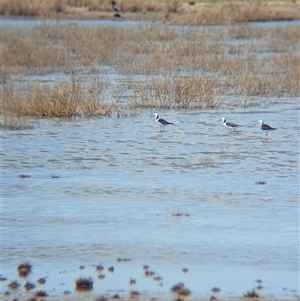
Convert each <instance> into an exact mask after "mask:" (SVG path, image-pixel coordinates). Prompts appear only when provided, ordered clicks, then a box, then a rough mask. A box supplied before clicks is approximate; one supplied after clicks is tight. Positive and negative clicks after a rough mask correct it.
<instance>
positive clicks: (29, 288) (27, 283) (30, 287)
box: [24, 281, 35, 291]
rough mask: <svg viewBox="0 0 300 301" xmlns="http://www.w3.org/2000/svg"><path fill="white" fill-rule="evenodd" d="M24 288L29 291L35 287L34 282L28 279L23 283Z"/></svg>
mask: <svg viewBox="0 0 300 301" xmlns="http://www.w3.org/2000/svg"><path fill="white" fill-rule="evenodd" d="M24 288H25V289H26V291H30V290H32V289H34V288H35V284H34V283H32V282H29V281H28V282H26V283H25V284H24Z"/></svg>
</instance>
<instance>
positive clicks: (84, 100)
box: [1, 78, 119, 117]
mask: <svg viewBox="0 0 300 301" xmlns="http://www.w3.org/2000/svg"><path fill="white" fill-rule="evenodd" d="M3 93H4V94H5V97H4V98H2V103H1V109H2V114H5V115H7V116H32V117H76V116H78V117H92V116H110V115H112V114H113V113H115V112H119V107H118V105H117V104H115V103H107V102H103V101H101V99H103V97H104V96H103V94H101V92H99V93H95V92H94V91H91V90H88V89H87V87H85V86H84V85H83V84H82V82H81V81H80V79H75V78H72V79H71V81H70V82H62V83H56V84H54V85H41V84H40V83H38V82H34V83H32V84H28V86H27V87H26V89H22V90H19V91H18V90H17V91H16V90H14V89H13V88H7V89H5V91H4V92H3Z"/></svg>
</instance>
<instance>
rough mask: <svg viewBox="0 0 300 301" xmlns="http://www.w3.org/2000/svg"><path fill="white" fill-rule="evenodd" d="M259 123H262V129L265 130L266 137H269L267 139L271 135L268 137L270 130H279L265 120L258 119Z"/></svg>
mask: <svg viewBox="0 0 300 301" xmlns="http://www.w3.org/2000/svg"><path fill="white" fill-rule="evenodd" d="M257 123H258V124H259V125H260V129H261V130H262V131H265V132H266V139H267V141H268V138H269V137H268V132H269V131H275V130H277V129H276V128H273V127H271V126H270V125H268V124H265V123H264V121H263V120H258V122H257Z"/></svg>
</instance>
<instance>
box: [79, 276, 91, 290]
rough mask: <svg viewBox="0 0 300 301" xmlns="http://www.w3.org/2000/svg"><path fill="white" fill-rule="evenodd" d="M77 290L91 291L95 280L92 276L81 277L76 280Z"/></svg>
mask: <svg viewBox="0 0 300 301" xmlns="http://www.w3.org/2000/svg"><path fill="white" fill-rule="evenodd" d="M75 284H76V290H78V291H89V290H92V289H93V284H94V281H93V279H92V278H84V277H80V278H79V279H77V280H76V281H75Z"/></svg>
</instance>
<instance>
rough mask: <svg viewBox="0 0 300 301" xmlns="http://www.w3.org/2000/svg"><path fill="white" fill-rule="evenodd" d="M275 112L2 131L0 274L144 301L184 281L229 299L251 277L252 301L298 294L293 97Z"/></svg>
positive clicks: (53, 288) (172, 114)
mask: <svg viewBox="0 0 300 301" xmlns="http://www.w3.org/2000/svg"><path fill="white" fill-rule="evenodd" d="M282 102H283V104H277V105H274V106H272V107H259V108H256V107H252V108H245V109H244V108H243V109H241V108H236V109H231V110H230V112H229V110H228V109H224V108H223V109H216V110H201V111H193V112H188V111H167V112H165V113H164V112H162V116H163V117H165V118H166V119H168V120H171V121H173V122H174V123H175V125H174V126H169V127H166V130H165V132H159V128H158V125H157V124H156V123H155V121H154V119H153V118H150V117H149V115H150V113H151V112H144V113H143V114H141V115H139V116H137V117H130V118H126V119H117V118H99V119H73V120H67V119H54V120H40V122H39V123H38V124H37V125H36V128H35V129H33V130H20V131H5V130H3V131H2V148H3V149H2V185H3V190H2V225H3V228H2V235H3V239H2V246H3V257H2V274H3V275H4V276H6V277H8V278H9V279H14V278H15V277H16V272H15V267H16V266H17V265H18V264H19V263H20V262H22V261H24V260H29V261H30V262H31V263H32V264H33V270H34V272H33V275H32V276H31V277H32V278H33V279H37V278H38V277H42V276H47V275H48V277H49V279H48V281H47V283H48V284H47V285H48V286H46V288H47V289H48V290H49V291H50V292H56V293H59V292H61V291H64V290H66V289H68V290H73V289H74V279H75V278H76V275H85V274H86V275H87V276H91V277H93V278H95V285H94V290H95V291H97V290H100V291H102V290H103V289H105V290H126V289H127V290H128V289H129V284H128V280H129V278H130V277H131V278H136V279H137V285H136V288H137V289H139V290H147V291H150V292H152V291H153V292H168V291H169V289H170V287H171V286H172V285H174V284H175V283H177V282H179V281H183V282H184V283H185V284H186V286H187V287H188V288H189V289H191V290H192V292H193V293H195V294H207V293H209V291H210V289H211V288H212V287H213V286H219V287H220V288H221V289H222V291H223V292H224V293H226V292H227V293H229V292H233V293H235V294H241V292H243V293H245V292H246V290H248V289H249V290H250V289H252V287H255V285H256V284H255V282H254V281H255V279H258V278H260V279H262V280H263V281H264V282H263V284H264V285H265V287H266V289H265V291H264V293H265V294H273V293H276V294H281V293H286V291H284V290H283V287H284V288H288V289H289V290H291V289H297V288H298V237H299V175H298V171H299V161H298V159H299V157H298V156H299V147H298V146H299V145H298V143H299V140H298V139H299V136H298V134H299V123H298V114H299V110H298V106H297V104H296V102H295V99H289V100H287V99H286V100H283V101H282ZM223 115H224V116H227V118H228V120H231V121H234V122H237V123H240V124H243V125H244V126H243V127H242V128H241V130H240V133H239V134H238V135H236V134H232V135H230V134H229V132H228V131H227V129H226V128H224V127H223V126H222V125H221V121H217V120H218V119H220V117H222V116H223ZM261 118H263V119H265V120H266V121H268V122H271V124H272V125H273V126H276V127H278V130H277V131H274V132H272V133H270V139H269V141H268V142H267V141H266V139H265V134H264V133H263V132H262V131H261V130H260V129H259V126H258V125H257V126H255V125H253V124H254V122H255V121H257V120H258V119H261ZM287 121H288V122H287ZM20 174H28V175H30V176H31V177H30V178H20V177H18V175H20ZM258 181H266V182H267V184H265V185H258V184H257V182H258ZM176 213H179V215H180V213H182V214H181V215H180V216H176ZM117 258H130V261H128V262H117ZM99 263H102V264H103V265H104V266H105V269H106V270H105V274H106V278H105V279H104V280H97V275H98V274H97V273H96V271H95V269H94V268H93V267H92V265H96V264H99ZM143 264H148V265H150V267H151V269H153V270H154V271H155V272H156V273H157V274H158V275H160V276H161V277H163V279H164V280H163V281H162V284H163V285H162V286H160V285H159V283H158V282H155V281H153V280H149V279H147V278H145V277H144V276H143V271H142V265H143ZM80 265H84V266H86V269H85V270H83V271H81V270H79V269H78V267H79V266H80ZM109 265H114V267H115V272H114V273H113V274H108V273H107V267H108V266H109ZM183 267H187V268H188V269H189V272H188V273H186V274H184V273H182V271H181V269H182V268H183ZM62 271H65V272H64V273H62V274H59V272H62ZM68 273H69V276H68ZM56 282H57V284H59V283H61V282H64V285H55V283H56ZM199 283H201V285H200V284H199ZM2 289H3V290H5V287H3V288H2Z"/></svg>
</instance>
